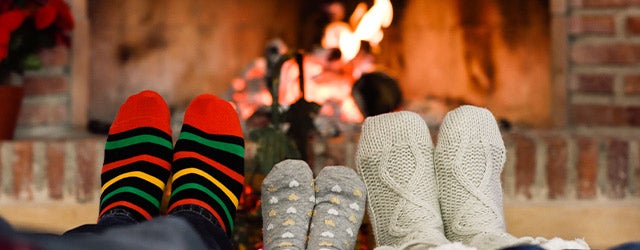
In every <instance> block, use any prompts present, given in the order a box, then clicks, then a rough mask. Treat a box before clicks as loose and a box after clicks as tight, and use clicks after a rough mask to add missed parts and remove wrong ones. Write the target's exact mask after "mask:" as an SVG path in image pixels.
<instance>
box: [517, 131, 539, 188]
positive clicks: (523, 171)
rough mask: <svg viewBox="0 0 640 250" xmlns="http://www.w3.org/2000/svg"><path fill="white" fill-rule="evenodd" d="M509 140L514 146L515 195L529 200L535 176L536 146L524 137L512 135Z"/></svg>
mask: <svg viewBox="0 0 640 250" xmlns="http://www.w3.org/2000/svg"><path fill="white" fill-rule="evenodd" d="M511 138H512V139H513V142H514V143H515V144H516V147H515V149H516V167H515V168H516V194H522V195H524V196H525V197H526V198H528V199H531V197H532V196H533V195H532V193H531V189H532V187H533V183H534V181H535V176H536V174H535V171H536V158H535V155H536V145H535V143H534V141H533V140H532V139H531V138H528V137H526V136H524V135H516V134H513V136H512V137H511Z"/></svg>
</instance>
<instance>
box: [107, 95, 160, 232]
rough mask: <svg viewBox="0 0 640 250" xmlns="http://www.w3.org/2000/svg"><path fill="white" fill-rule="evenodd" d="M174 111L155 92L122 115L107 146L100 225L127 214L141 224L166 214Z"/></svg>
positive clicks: (135, 99)
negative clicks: (163, 211) (162, 211)
mask: <svg viewBox="0 0 640 250" xmlns="http://www.w3.org/2000/svg"><path fill="white" fill-rule="evenodd" d="M169 120H170V114H169V108H168V107H167V104H166V103H165V101H164V100H163V99H162V97H160V95H158V94H157V93H155V92H152V91H143V92H140V93H138V94H136V95H132V96H131V97H129V98H128V99H127V100H126V101H125V103H124V104H122V106H121V107H120V109H119V110H118V115H117V116H116V118H115V120H114V121H113V124H112V125H111V128H110V129H109V136H108V137H107V143H106V145H105V154H104V165H103V167H102V174H101V175H100V179H101V182H102V188H101V190H100V191H101V194H100V215H99V218H98V221H100V219H102V218H103V216H104V217H105V218H106V217H108V216H111V215H114V213H118V214H120V213H119V212H118V209H124V210H126V211H127V212H128V216H129V217H132V218H131V219H133V220H135V221H143V220H148V219H151V218H152V217H154V216H157V215H158V214H159V213H160V200H161V199H162V194H163V192H164V187H165V185H166V183H167V180H168V179H169V173H170V172H169V169H170V168H171V158H172V156H173V144H172V141H171V127H170V125H169Z"/></svg>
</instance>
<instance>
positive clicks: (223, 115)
mask: <svg viewBox="0 0 640 250" xmlns="http://www.w3.org/2000/svg"><path fill="white" fill-rule="evenodd" d="M171 171H172V173H173V177H172V182H171V188H172V192H171V198H170V200H169V209H168V211H169V213H171V212H172V211H176V210H179V209H176V208H179V207H181V206H183V205H197V206H199V207H202V208H204V209H206V210H207V211H209V212H210V213H211V215H213V217H215V218H216V220H217V221H218V222H219V224H220V226H221V227H222V228H223V229H224V230H225V231H226V232H227V234H229V235H231V232H232V231H233V227H234V222H233V221H234V218H235V215H236V209H237V208H238V199H239V198H240V193H241V192H242V188H243V184H244V139H243V135H242V128H241V127H240V121H239V120H238V114H237V113H236V111H235V110H234V109H233V107H231V105H230V104H229V103H228V102H226V101H224V100H222V99H220V98H218V97H216V96H214V95H210V94H204V95H200V96H198V97H196V99H194V100H193V101H192V102H191V104H189V107H188V108H187V110H186V112H185V116H184V123H183V126H182V130H181V132H180V136H179V137H178V141H177V142H176V146H175V150H174V156H173V166H172V169H171Z"/></svg>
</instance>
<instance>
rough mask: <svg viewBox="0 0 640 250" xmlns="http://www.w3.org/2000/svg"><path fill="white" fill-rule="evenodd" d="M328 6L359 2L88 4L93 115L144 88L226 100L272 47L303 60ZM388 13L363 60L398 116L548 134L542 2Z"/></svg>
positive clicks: (352, 8)
mask: <svg viewBox="0 0 640 250" xmlns="http://www.w3.org/2000/svg"><path fill="white" fill-rule="evenodd" d="M334 2H339V3H343V6H344V8H345V12H346V13H347V15H345V17H344V21H345V22H349V21H350V20H348V19H349V18H350V15H352V14H351V13H354V12H356V10H357V8H358V4H359V3H360V2H361V1H351V0H349V1H317V2H316V1H313V2H311V1H281V0H272V1H260V2H259V3H257V2H234V3H228V2H225V1H206V2H202V1H186V2H182V3H174V2H171V1H141V2H136V3H129V2H127V1H123V2H122V4H124V5H125V6H124V7H125V8H123V6H121V4H117V3H115V2H114V3H111V2H108V3H103V2H100V1H91V2H90V4H89V16H90V20H91V25H92V27H100V28H99V29H92V34H91V38H92V39H91V40H92V48H93V49H92V53H93V54H92V58H94V59H96V60H92V64H91V72H90V78H91V81H90V88H89V89H90V103H89V104H90V105H89V114H90V115H89V116H90V117H89V118H90V119H94V120H100V121H106V122H108V121H109V120H110V119H112V118H113V116H114V115H115V112H116V110H117V106H118V105H119V103H121V102H122V101H124V98H125V97H126V96H128V95H130V94H133V93H135V92H137V91H140V90H142V89H154V90H156V91H158V92H160V93H161V94H162V95H163V96H164V97H165V98H166V99H167V101H168V102H169V105H170V106H171V107H172V109H173V110H175V111H176V112H179V111H180V110H181V109H182V108H184V107H185V106H186V105H187V104H188V102H189V100H191V99H192V98H193V97H195V96H196V95H197V94H199V93H203V92H210V93H214V94H218V95H221V96H227V97H228V96H229V95H228V92H229V89H232V88H233V86H237V84H238V82H237V81H236V79H237V77H238V75H240V74H242V73H243V71H244V70H246V69H247V65H249V64H251V62H252V61H254V59H255V58H256V57H261V56H262V55H263V51H264V47H265V45H266V44H268V42H269V41H272V40H273V39H275V38H279V39H281V40H282V41H283V42H284V43H285V44H286V45H287V46H288V48H289V49H294V50H295V49H304V50H305V51H306V52H307V53H309V54H311V53H312V52H313V51H314V49H315V48H316V47H319V46H320V44H321V43H322V35H323V30H324V28H325V27H326V25H327V24H328V23H329V18H328V17H327V12H325V10H326V9H327V6H329V5H330V4H331V3H334ZM362 2H364V3H365V4H367V6H369V7H370V6H372V4H373V2H374V1H362ZM391 4H392V5H393V10H394V11H393V22H392V23H391V24H390V26H388V27H387V28H384V38H383V39H382V40H381V41H379V44H377V45H376V48H375V49H372V50H371V51H370V53H369V54H368V55H367V56H368V58H366V60H368V65H367V67H368V68H367V69H366V71H369V72H370V71H381V72H384V73H386V74H388V75H389V76H391V77H392V78H394V79H396V80H397V82H398V84H399V86H400V90H401V92H402V96H403V103H402V108H403V109H407V110H411V111H415V112H418V113H420V114H421V115H422V116H423V117H425V120H427V122H429V123H430V124H432V125H436V126H437V124H438V123H439V121H440V119H441V118H442V117H443V116H444V114H445V113H446V111H448V110H450V109H452V108H455V107H456V106H458V105H462V104H473V105H477V106H483V107H487V108H489V109H490V110H491V111H492V112H494V114H495V115H496V117H498V118H499V119H502V120H504V121H506V122H508V123H510V124H513V125H514V126H523V127H549V126H553V125H554V121H553V119H554V118H553V116H554V113H556V112H557V111H556V109H555V108H554V106H553V104H554V98H555V95H556V94H555V93H554V91H553V88H554V86H553V84H552V81H551V69H550V68H551V66H550V60H551V55H550V40H551V34H550V22H551V20H550V19H551V15H550V11H549V8H550V7H549V1H548V0H526V1H509V0H473V1H463V0H457V1H436V0H428V1H425V0H398V1H391ZM168 5H171V6H170V7H171V9H172V11H166V9H167V8H166V7H168ZM122 9H125V11H124V12H123V11H121V10H122ZM223 9H224V11H222V10H223ZM273 16H278V17H279V18H277V19H274V18H273ZM319 16H323V17H322V18H319ZM265 20H269V21H268V22H267V21H265ZM319 20H321V21H319ZM310 27H312V28H310ZM123 55H124V56H123ZM98 59H99V60H98ZM354 60H355V59H354ZM253 73H255V72H253ZM355 80H356V79H348V81H349V82H350V84H352V83H353V82H354V81H355ZM257 98H262V99H266V98H268V97H265V96H263V95H259V96H258V97H257ZM352 106H353V105H352ZM355 120H357V119H355Z"/></svg>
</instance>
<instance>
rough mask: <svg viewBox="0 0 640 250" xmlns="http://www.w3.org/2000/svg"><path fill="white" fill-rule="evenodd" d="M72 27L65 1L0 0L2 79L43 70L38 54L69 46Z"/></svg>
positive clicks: (0, 65)
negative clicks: (47, 49)
mask: <svg viewBox="0 0 640 250" xmlns="http://www.w3.org/2000/svg"><path fill="white" fill-rule="evenodd" d="M73 26H74V20H73V16H72V15H71V11H70V9H69V6H68V5H67V3H65V2H64V0H0V78H2V77H3V76H5V77H6V76H8V75H9V74H10V73H11V72H15V73H18V74H23V73H24V71H25V70H32V69H38V68H40V67H42V63H41V61H40V59H39V57H38V56H37V54H38V53H39V52H40V51H41V50H42V49H46V48H52V47H54V46H57V45H61V44H62V45H65V46H70V44H71V40H70V37H69V32H70V31H71V30H72V29H73ZM0 84H1V82H0Z"/></svg>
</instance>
